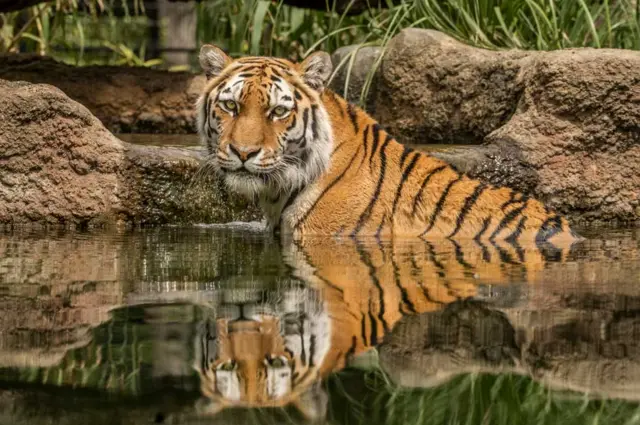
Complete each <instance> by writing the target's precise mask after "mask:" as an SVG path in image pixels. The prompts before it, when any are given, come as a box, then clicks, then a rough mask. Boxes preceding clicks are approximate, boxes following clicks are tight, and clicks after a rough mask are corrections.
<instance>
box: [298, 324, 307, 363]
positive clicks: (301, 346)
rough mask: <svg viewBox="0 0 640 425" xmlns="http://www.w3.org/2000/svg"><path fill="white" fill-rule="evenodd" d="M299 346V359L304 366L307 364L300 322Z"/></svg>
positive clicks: (302, 327)
mask: <svg viewBox="0 0 640 425" xmlns="http://www.w3.org/2000/svg"><path fill="white" fill-rule="evenodd" d="M300 348H301V350H302V351H301V352H300V360H301V361H302V364H303V365H304V366H306V365H307V350H306V348H305V346H304V326H303V324H302V323H301V324H300Z"/></svg>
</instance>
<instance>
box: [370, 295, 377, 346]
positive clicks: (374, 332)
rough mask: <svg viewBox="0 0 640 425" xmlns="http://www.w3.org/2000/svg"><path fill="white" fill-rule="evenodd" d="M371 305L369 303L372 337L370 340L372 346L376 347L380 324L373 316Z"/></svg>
mask: <svg viewBox="0 0 640 425" xmlns="http://www.w3.org/2000/svg"><path fill="white" fill-rule="evenodd" d="M371 307H372V306H371V303H369V322H370V323H371V335H370V338H369V344H371V345H370V346H374V345H377V344H378V322H376V318H375V317H374V316H373V313H372V312H371Z"/></svg>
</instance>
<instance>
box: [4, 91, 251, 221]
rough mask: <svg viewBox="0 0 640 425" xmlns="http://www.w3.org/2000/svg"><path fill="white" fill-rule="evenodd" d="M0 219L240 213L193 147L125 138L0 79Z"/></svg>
mask: <svg viewBox="0 0 640 425" xmlns="http://www.w3.org/2000/svg"><path fill="white" fill-rule="evenodd" d="M0 98H2V99H3V100H4V104H3V107H2V109H0V224H4V225H5V226H6V225H23V224H39V225H40V224H45V225H64V226H81V227H82V226H94V225H103V224H108V223H115V224H161V223H185V222H186V223H193V222H199V223H207V222H208V223H210V222H225V221H231V220H248V219H251V218H253V217H254V216H255V213H254V212H253V210H252V209H251V208H249V207H248V205H247V204H246V203H244V202H243V201H241V200H239V199H236V198H235V197H232V196H229V195H228V194H227V193H226V192H225V191H224V189H223V188H222V187H220V186H219V184H218V182H217V181H216V180H215V179H212V178H207V177H206V176H202V177H200V176H199V175H198V174H197V173H198V171H199V169H200V165H199V161H198V156H199V155H198V152H197V151H195V150H188V149H176V148H173V149H171V148H156V147H144V146H136V145H130V144H127V143H124V142H122V141H120V140H119V139H117V138H116V137H115V136H114V135H113V134H111V133H110V132H109V131H108V130H107V129H105V128H104V126H103V125H102V124H101V122H100V121H99V120H98V119H97V118H95V117H94V116H93V115H92V114H91V113H90V112H89V110H87V108H85V107H84V106H82V105H81V104H79V103H77V102H75V101H73V100H71V99H69V98H68V97H67V96H66V95H65V94H64V93H63V92H62V91H61V90H59V89H57V88H55V87H52V86H49V85H45V84H29V83H25V82H6V81H2V80H0Z"/></svg>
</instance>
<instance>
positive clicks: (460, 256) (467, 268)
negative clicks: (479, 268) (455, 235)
mask: <svg viewBox="0 0 640 425" xmlns="http://www.w3.org/2000/svg"><path fill="white" fill-rule="evenodd" d="M450 242H451V243H452V244H453V246H454V249H455V253H456V261H457V262H458V264H460V265H461V266H462V268H464V275H465V276H466V277H472V276H473V266H472V265H471V264H469V263H467V260H465V259H464V252H463V251H462V247H461V246H460V245H459V244H458V243H457V242H456V241H453V240H452V241H450Z"/></svg>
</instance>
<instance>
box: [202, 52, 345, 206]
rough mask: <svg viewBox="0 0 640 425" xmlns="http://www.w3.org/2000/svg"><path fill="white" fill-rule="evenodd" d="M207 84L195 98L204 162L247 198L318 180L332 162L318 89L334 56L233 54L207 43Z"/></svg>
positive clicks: (204, 57) (328, 127) (328, 126)
mask: <svg viewBox="0 0 640 425" xmlns="http://www.w3.org/2000/svg"><path fill="white" fill-rule="evenodd" d="M200 64H201V66H202V68H203V70H204V72H205V74H206V76H207V79H208V84H207V86H206V88H205V91H204V93H203V95H202V96H201V97H200V98H199V100H198V104H197V110H198V132H199V134H200V137H201V139H202V141H203V143H204V144H205V146H206V148H207V153H208V156H207V159H206V166H210V167H212V168H213V169H214V170H215V171H216V172H217V173H219V174H220V175H221V176H222V177H223V180H224V182H225V183H226V185H227V186H228V187H229V189H231V190H232V191H235V192H240V193H242V194H244V195H245V196H247V197H250V198H253V197H256V196H257V197H263V198H264V197H269V198H274V197H275V196H276V195H279V194H281V193H290V192H292V191H294V190H296V189H299V188H301V187H302V186H304V185H305V184H307V183H309V182H310V181H313V180H315V179H317V178H318V177H319V176H320V175H321V174H322V173H323V172H324V171H325V170H326V169H327V168H328V165H329V156H330V153H331V150H332V145H333V142H332V137H331V123H330V121H329V116H328V114H327V112H326V110H325V108H324V106H323V103H322V101H321V98H320V95H321V93H322V91H323V89H324V85H325V83H326V81H327V80H328V78H329V75H330V73H331V68H332V67H331V59H330V57H329V55H328V54H327V53H324V52H318V53H315V54H313V55H311V56H309V57H308V58H307V59H306V60H304V61H303V62H302V63H299V64H294V63H291V62H289V61H286V60H282V59H275V58H264V57H248V58H242V59H238V60H232V59H231V58H229V57H228V56H227V55H226V54H225V53H224V52H223V51H222V50H220V49H219V48H217V47H215V46H211V45H204V46H203V47H202V48H201V50H200Z"/></svg>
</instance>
